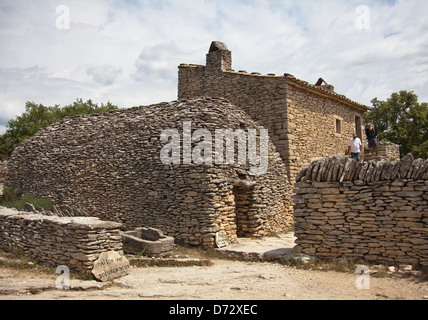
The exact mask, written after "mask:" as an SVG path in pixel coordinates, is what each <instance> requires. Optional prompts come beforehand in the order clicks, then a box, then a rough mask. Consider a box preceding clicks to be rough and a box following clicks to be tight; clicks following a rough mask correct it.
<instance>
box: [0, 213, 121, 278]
mask: <svg viewBox="0 0 428 320" xmlns="http://www.w3.org/2000/svg"><path fill="white" fill-rule="evenodd" d="M120 227H121V224H120V223H115V222H108V221H101V220H99V219H97V218H91V217H71V218H69V217H57V216H45V215H42V214H33V213H26V212H19V211H16V210H13V209H7V208H4V207H0V246H1V247H2V248H4V249H6V250H9V251H20V252H23V253H25V254H26V255H28V256H29V257H30V258H32V259H35V260H37V261H38V262H39V263H40V264H45V265H50V266H55V267H57V266H58V265H66V266H67V267H68V268H69V269H70V270H76V271H88V270H90V269H91V268H92V264H93V261H94V260H95V256H98V255H99V254H100V253H101V252H104V251H110V250H116V251H120V250H122V241H121V238H120V233H119V232H120Z"/></svg>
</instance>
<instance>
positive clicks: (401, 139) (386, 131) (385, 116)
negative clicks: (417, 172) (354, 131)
mask: <svg viewBox="0 0 428 320" xmlns="http://www.w3.org/2000/svg"><path fill="white" fill-rule="evenodd" d="M372 104H373V107H372V108H371V109H370V110H369V111H367V112H366V115H365V118H366V122H367V123H373V125H374V126H375V128H376V130H377V132H378V137H379V139H380V140H387V141H391V142H393V143H396V144H399V145H401V148H400V150H401V156H404V155H406V154H408V153H412V154H413V156H414V157H415V158H428V103H426V102H424V103H419V102H418V96H417V95H416V94H415V93H413V91H410V92H408V91H405V90H403V91H400V92H399V93H393V94H392V95H391V97H390V98H389V99H387V100H386V101H380V100H378V99H377V98H375V99H373V100H372Z"/></svg>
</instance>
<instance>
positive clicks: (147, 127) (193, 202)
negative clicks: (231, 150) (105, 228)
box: [6, 98, 292, 247]
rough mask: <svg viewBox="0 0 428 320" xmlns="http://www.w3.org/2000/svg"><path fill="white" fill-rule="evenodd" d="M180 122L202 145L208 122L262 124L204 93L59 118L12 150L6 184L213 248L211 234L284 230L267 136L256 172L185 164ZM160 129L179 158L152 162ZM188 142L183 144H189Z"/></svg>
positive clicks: (280, 168)
mask: <svg viewBox="0 0 428 320" xmlns="http://www.w3.org/2000/svg"><path fill="white" fill-rule="evenodd" d="M184 122H190V125H191V133H192V135H193V134H194V133H195V131H196V130H197V129H205V130H207V131H208V132H210V133H211V134H212V146H215V143H216V142H215V130H216V129H230V130H233V131H234V130H237V129H241V130H243V131H244V132H248V130H249V129H253V130H256V132H257V134H258V135H259V134H260V132H261V129H263V128H262V127H260V126H258V125H257V124H256V123H255V122H254V121H253V120H252V119H251V118H250V117H249V116H248V115H247V114H246V113H245V112H244V111H243V110H241V109H240V108H238V107H236V106H234V105H232V104H230V103H229V102H227V101H226V100H224V99H211V98H199V99H194V100H180V101H173V102H169V103H161V104H157V105H152V106H146V107H136V108H130V109H125V110H118V111H112V112H108V113H101V114H96V115H90V116H76V117H71V118H65V119H63V120H61V121H59V122H57V123H55V124H53V125H51V126H49V127H47V128H45V129H42V130H41V131H39V132H38V133H37V134H36V135H34V136H33V137H32V138H30V139H28V140H26V141H24V142H23V143H22V144H20V145H19V146H18V147H17V148H16V149H15V151H14V153H13V154H12V156H11V158H10V160H9V162H8V174H7V179H6V185H7V186H13V187H15V188H18V189H20V190H21V191H22V192H23V193H32V194H35V195H37V196H38V197H42V198H48V199H50V200H52V201H53V203H54V205H56V206H59V207H62V206H68V207H70V208H72V209H73V210H72V211H74V212H84V213H85V214H86V215H89V216H92V215H97V216H99V217H100V218H101V219H103V220H108V221H116V222H120V223H122V224H123V226H124V228H127V229H134V228H138V227H152V228H156V229H160V230H162V231H163V232H164V234H165V235H168V236H172V237H174V238H175V239H176V241H177V242H180V243H184V244H189V245H195V246H199V245H201V246H205V247H214V246H215V237H216V233H217V232H220V233H223V234H224V235H226V236H227V237H228V238H229V240H230V241H233V240H235V239H236V238H237V237H238V236H245V237H249V236H251V237H253V236H254V237H257V236H263V235H268V234H271V233H280V232H283V231H286V230H288V229H289V228H290V227H291V226H292V204H291V191H292V189H291V186H290V183H289V181H288V178H287V174H286V170H285V165H284V164H283V162H282V160H281V157H280V156H279V154H278V153H277V152H276V150H275V147H274V145H273V144H272V143H271V142H269V143H268V159H267V160H268V163H267V164H268V166H267V171H266V173H265V174H262V175H252V174H250V169H251V168H252V167H253V166H252V165H251V164H250V163H249V161H248V160H247V161H246V163H242V164H240V163H239V162H238V161H235V162H234V163H232V164H217V163H216V162H215V161H213V163H212V164H205V163H203V164H200V165H199V164H196V163H194V162H192V163H190V164H186V163H184V157H185V156H186V157H188V154H187V155H185V152H184V133H183V130H184V129H185V128H184ZM169 129H171V130H176V132H177V134H178V135H179V136H180V137H179V139H180V141H179V145H180V148H181V149H180V152H179V153H180V154H179V159H180V163H179V164H164V163H163V162H162V161H161V157H160V155H161V152H162V150H163V148H164V147H165V146H166V145H167V142H165V141H161V134H162V133H163V131H164V130H169ZM259 138H260V137H259ZM259 138H258V140H259ZM198 141H199V140H198ZM198 141H193V142H191V149H192V150H194V148H195V147H196V145H197V142H198ZM257 146H259V144H257ZM236 148H238V144H237V143H236V144H235V149H236ZM224 150H226V146H225V148H224ZM235 151H236V152H235V155H237V154H238V152H237V151H238V150H235ZM213 154H214V151H213ZM236 160H237V159H236Z"/></svg>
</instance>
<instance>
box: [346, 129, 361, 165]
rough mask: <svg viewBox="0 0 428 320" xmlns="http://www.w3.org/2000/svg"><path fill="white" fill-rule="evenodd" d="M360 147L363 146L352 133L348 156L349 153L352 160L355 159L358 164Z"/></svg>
mask: <svg viewBox="0 0 428 320" xmlns="http://www.w3.org/2000/svg"><path fill="white" fill-rule="evenodd" d="M362 145H363V144H362V143H361V140H360V138H358V137H357V135H356V134H355V133H354V135H353V136H352V139H351V141H350V142H349V147H348V154H349V151H350V152H351V157H352V159H355V160H357V161H358V162H360V155H361V146H362Z"/></svg>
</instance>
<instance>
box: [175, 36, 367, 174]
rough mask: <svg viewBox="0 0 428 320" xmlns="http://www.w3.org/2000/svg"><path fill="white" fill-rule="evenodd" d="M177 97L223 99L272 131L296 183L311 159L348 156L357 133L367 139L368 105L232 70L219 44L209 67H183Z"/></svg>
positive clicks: (321, 86) (319, 88) (326, 88)
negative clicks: (347, 152) (365, 121)
mask: <svg viewBox="0 0 428 320" xmlns="http://www.w3.org/2000/svg"><path fill="white" fill-rule="evenodd" d="M178 74H179V79H178V98H179V99H189V98H195V97H198V96H210V97H223V98H226V99H227V100H229V101H230V102H231V103H233V104H235V105H236V106H238V107H240V108H242V109H243V110H244V111H245V112H247V113H248V115H249V116H250V117H251V118H252V119H253V120H254V121H256V122H257V123H258V124H259V125H262V126H263V127H265V128H267V129H268V130H269V135H270V138H271V140H272V142H273V143H274V144H275V147H276V148H277V150H278V152H279V153H280V155H281V157H282V159H283V161H284V163H285V164H286V168H287V173H288V175H289V177H290V180H291V181H294V179H295V177H296V176H297V174H298V173H299V171H300V170H301V169H303V167H305V166H306V165H307V164H309V163H310V162H311V161H313V160H315V159H319V158H323V157H328V156H333V155H336V154H344V153H345V151H346V149H347V146H348V144H349V140H350V139H351V137H352V134H353V133H354V132H356V133H357V134H358V136H359V137H360V138H361V139H364V138H365V137H364V134H363V133H364V112H365V111H367V110H368V107H367V106H365V105H362V104H360V103H358V102H355V101H352V100H350V99H348V98H347V97H345V96H344V95H341V94H338V93H336V92H335V91H334V87H333V86H331V85H329V84H326V83H325V81H324V80H323V79H321V78H320V79H319V80H318V81H317V82H316V83H315V84H309V83H308V82H306V81H302V80H299V79H297V78H295V77H294V76H292V75H290V74H287V73H286V74H284V75H280V76H277V75H275V74H267V75H263V74H261V73H259V72H246V71H244V70H239V71H235V70H233V69H232V53H231V51H229V49H228V48H227V46H226V45H225V44H224V43H221V42H218V41H214V42H213V43H212V44H211V46H210V49H209V52H208V54H207V56H206V65H205V66H202V65H194V64H181V65H180V66H179V73H178Z"/></svg>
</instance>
